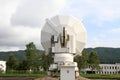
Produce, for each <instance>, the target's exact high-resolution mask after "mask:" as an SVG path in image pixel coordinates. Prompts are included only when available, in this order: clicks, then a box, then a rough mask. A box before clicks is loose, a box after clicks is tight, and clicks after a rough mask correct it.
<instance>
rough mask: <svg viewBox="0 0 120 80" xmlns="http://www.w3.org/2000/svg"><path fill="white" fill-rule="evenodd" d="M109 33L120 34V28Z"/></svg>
mask: <svg viewBox="0 0 120 80" xmlns="http://www.w3.org/2000/svg"><path fill="white" fill-rule="evenodd" d="M109 32H110V33H116V34H119V33H120V27H119V28H114V29H112V30H110V31H109Z"/></svg>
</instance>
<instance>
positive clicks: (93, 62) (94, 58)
mask: <svg viewBox="0 0 120 80" xmlns="http://www.w3.org/2000/svg"><path fill="white" fill-rule="evenodd" d="M99 63H100V61H99V57H98V55H97V52H96V51H91V52H90V54H89V65H90V67H91V69H92V72H93V70H95V69H96V70H98V69H99Z"/></svg>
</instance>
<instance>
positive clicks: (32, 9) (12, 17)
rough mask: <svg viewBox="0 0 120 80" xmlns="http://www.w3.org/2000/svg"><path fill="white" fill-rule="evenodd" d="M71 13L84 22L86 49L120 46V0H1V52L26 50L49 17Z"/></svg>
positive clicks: (38, 34)
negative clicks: (26, 46)
mask: <svg viewBox="0 0 120 80" xmlns="http://www.w3.org/2000/svg"><path fill="white" fill-rule="evenodd" d="M56 14H67V15H72V16H75V17H77V18H78V19H82V20H83V23H84V26H85V28H86V30H87V35H88V39H87V44H86V47H117V48H118V47H120V0H0V51H11V50H13V51H14V50H20V49H25V45H26V44H28V43H29V42H34V43H35V44H36V47H37V48H38V49H42V46H41V44H40V30H41V28H42V26H43V24H44V22H45V19H46V18H49V17H52V16H55V15H56Z"/></svg>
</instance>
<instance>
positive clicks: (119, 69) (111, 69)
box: [97, 63, 120, 74]
mask: <svg viewBox="0 0 120 80" xmlns="http://www.w3.org/2000/svg"><path fill="white" fill-rule="evenodd" d="M99 66H100V68H101V70H100V71H97V74H120V63H116V64H100V65H99Z"/></svg>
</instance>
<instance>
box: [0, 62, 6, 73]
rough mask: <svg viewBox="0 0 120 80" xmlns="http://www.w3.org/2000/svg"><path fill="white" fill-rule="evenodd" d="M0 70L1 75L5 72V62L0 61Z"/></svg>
mask: <svg viewBox="0 0 120 80" xmlns="http://www.w3.org/2000/svg"><path fill="white" fill-rule="evenodd" d="M0 70H1V71H3V72H2V73H5V71H6V61H0Z"/></svg>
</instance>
